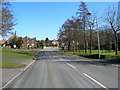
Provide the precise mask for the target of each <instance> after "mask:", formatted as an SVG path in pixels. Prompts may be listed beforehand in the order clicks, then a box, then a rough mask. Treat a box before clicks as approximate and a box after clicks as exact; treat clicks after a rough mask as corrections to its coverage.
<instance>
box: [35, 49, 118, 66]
mask: <svg viewBox="0 0 120 90" xmlns="http://www.w3.org/2000/svg"><path fill="white" fill-rule="evenodd" d="M60 59H61V61H60ZM36 60H49V61H52V60H54V61H55V60H56V62H64V61H65V62H67V63H78V64H82V65H87V64H92V65H110V64H120V60H119V61H114V60H113V61H112V60H102V59H97V60H95V59H94V60H93V59H90V58H84V57H81V56H76V55H70V54H66V53H60V52H57V51H40V52H38V54H37V56H36Z"/></svg>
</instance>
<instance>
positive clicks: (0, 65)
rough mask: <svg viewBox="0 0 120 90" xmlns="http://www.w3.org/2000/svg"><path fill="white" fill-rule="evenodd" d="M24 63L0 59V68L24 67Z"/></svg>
mask: <svg viewBox="0 0 120 90" xmlns="http://www.w3.org/2000/svg"><path fill="white" fill-rule="evenodd" d="M24 66H25V65H24V64H20V63H15V62H9V61H4V60H3V61H2V60H1V61H0V68H21V67H24Z"/></svg>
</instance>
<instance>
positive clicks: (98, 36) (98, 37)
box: [96, 15, 101, 59]
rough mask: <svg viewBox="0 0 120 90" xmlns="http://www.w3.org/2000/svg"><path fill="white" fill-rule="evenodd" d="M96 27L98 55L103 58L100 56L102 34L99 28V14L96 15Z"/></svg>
mask: <svg viewBox="0 0 120 90" xmlns="http://www.w3.org/2000/svg"><path fill="white" fill-rule="evenodd" d="M96 29H97V39H98V57H99V59H100V58H101V56H100V35H99V30H98V20H97V15H96Z"/></svg>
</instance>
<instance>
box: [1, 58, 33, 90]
mask: <svg viewBox="0 0 120 90" xmlns="http://www.w3.org/2000/svg"><path fill="white" fill-rule="evenodd" d="M34 62H35V60H34V61H32V62H31V63H30V64H28V65H27V66H26V67H25V68H24V69H23V70H22V71H20V73H18V74H17V75H16V76H14V77H13V78H12V79H11V80H9V81H8V82H7V83H6V84H5V85H4V86H2V88H1V89H0V90H2V89H3V88H5V87H6V86H7V85H9V84H10V83H11V82H12V81H13V80H14V79H16V78H17V77H18V76H19V75H20V74H22V73H23V72H24V71H25V70H27V69H28V68H29V67H30V66H31V65H32V64H33V63H34Z"/></svg>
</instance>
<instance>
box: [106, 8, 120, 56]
mask: <svg viewBox="0 0 120 90" xmlns="http://www.w3.org/2000/svg"><path fill="white" fill-rule="evenodd" d="M105 20H106V21H107V22H108V24H109V25H110V28H111V30H112V31H113V32H114V37H115V51H116V53H115V54H116V55H117V54H118V36H117V32H118V31H120V29H119V28H118V21H119V20H120V16H118V11H117V8H116V7H114V6H113V7H110V8H109V9H108V10H107V15H106V18H105Z"/></svg>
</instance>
